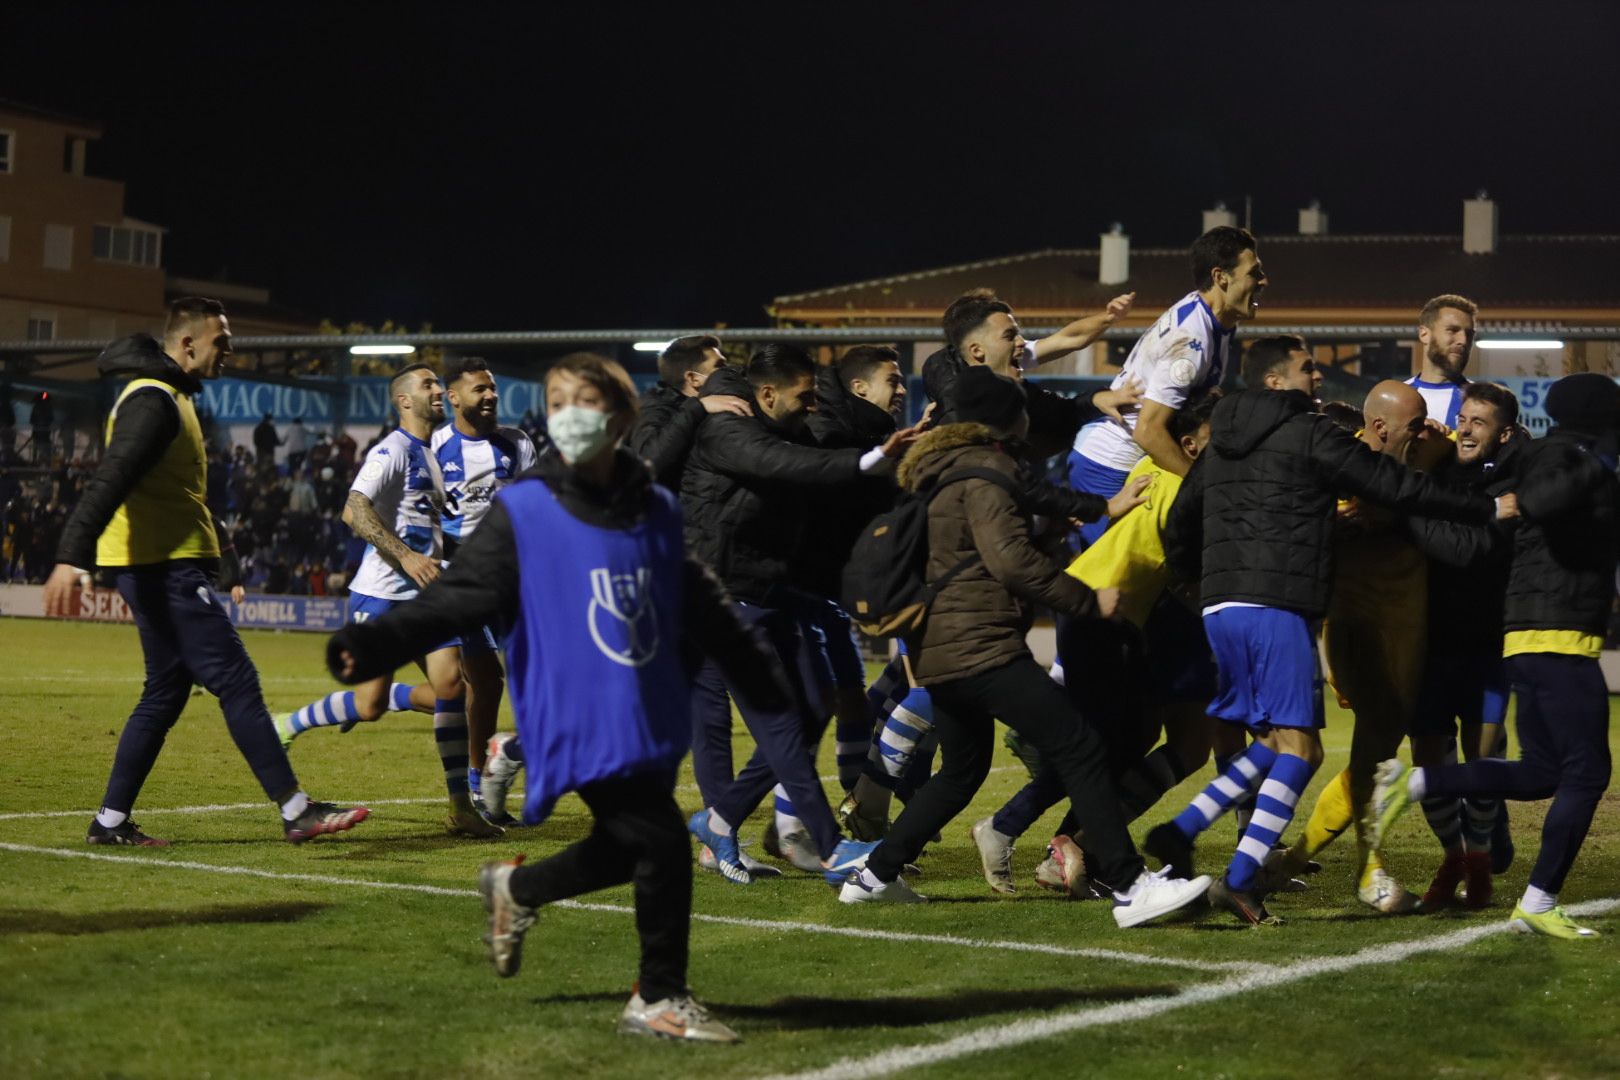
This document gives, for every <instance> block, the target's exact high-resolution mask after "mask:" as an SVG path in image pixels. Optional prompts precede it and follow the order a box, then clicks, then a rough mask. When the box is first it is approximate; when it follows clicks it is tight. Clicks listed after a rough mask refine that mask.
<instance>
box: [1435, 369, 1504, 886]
mask: <svg viewBox="0 0 1620 1080" xmlns="http://www.w3.org/2000/svg"><path fill="white" fill-rule="evenodd" d="M1518 419H1519V402H1518V399H1517V398H1515V397H1514V396H1513V392H1512V391H1511V390H1509V389H1507V388H1506V387H1504V386H1498V385H1497V384H1496V383H1488V382H1478V383H1469V384H1468V385H1467V386H1465V387H1464V388H1463V402H1462V406H1461V408H1459V410H1458V412H1457V423H1456V428H1457V443H1456V455H1455V458H1454V460H1452V461H1451V462H1449V463H1448V465H1447V467H1446V468H1445V469H1444V470H1443V471H1441V472H1439V473H1438V475H1440V476H1442V477H1444V478H1445V479H1446V480H1447V481H1448V482H1450V483H1454V484H1455V483H1461V484H1466V485H1467V486H1469V487H1472V488H1476V489H1478V490H1482V491H1484V492H1486V493H1487V494H1495V493H1497V492H1498V491H1502V490H1505V489H1506V486H1507V485H1508V484H1509V483H1511V481H1510V479H1507V478H1509V477H1511V474H1512V460H1511V459H1512V458H1514V457H1516V456H1517V454H1516V451H1517V450H1518V449H1520V448H1521V445H1520V444H1517V443H1515V442H1514V441H1513V437H1514V429H1515V427H1516V426H1517V422H1518ZM1410 527H1411V529H1412V530H1413V532H1414V534H1415V537H1416V539H1417V541H1418V543H1419V544H1420V545H1421V546H1422V547H1423V549H1424V551H1425V552H1426V553H1428V555H1429V620H1428V622H1429V632H1428V649H1427V653H1428V660H1427V663H1426V664H1425V665H1424V671H1423V685H1422V689H1421V690H1420V691H1419V693H1418V703H1417V711H1416V713H1415V715H1414V716H1413V719H1412V763H1413V764H1414V765H1416V766H1418V767H1420V768H1422V767H1431V766H1438V765H1445V764H1450V763H1451V762H1454V761H1456V757H1455V756H1453V750H1454V747H1455V746H1456V745H1458V742H1459V741H1460V745H1461V748H1462V756H1463V757H1464V758H1466V759H1467V760H1469V761H1474V760H1477V759H1479V758H1482V757H1501V756H1502V755H1501V754H1500V753H1498V752H1496V748H1497V747H1498V746H1499V745H1502V744H1503V743H1505V737H1504V736H1503V734H1502V728H1503V722H1504V721H1505V719H1506V716H1507V702H1508V679H1507V669H1506V666H1505V664H1504V662H1503V660H1502V607H1503V604H1504V602H1505V598H1506V593H1507V578H1508V569H1509V564H1510V562H1511V561H1512V540H1511V538H1510V537H1508V536H1506V535H1505V534H1503V533H1501V532H1499V531H1498V530H1496V529H1493V528H1491V527H1489V526H1463V525H1454V524H1452V523H1450V522H1442V521H1429V520H1427V519H1423V518H1414V519H1412V520H1411V522H1410ZM1459 720H1460V721H1461V722H1462V733H1461V738H1460V740H1458V730H1457V723H1458V721H1459ZM1448 759H1449V760H1448ZM1500 806H1501V803H1500V802H1499V801H1498V800H1495V799H1491V798H1488V797H1474V798H1469V799H1460V798H1455V797H1453V798H1446V797H1443V796H1433V797H1431V798H1428V799H1425V800H1423V815H1424V817H1426V818H1427V819H1428V821H1429V828H1431V829H1432V830H1434V834H1435V837H1436V838H1437V839H1438V840H1439V841H1440V846H1441V847H1442V848H1443V849H1444V851H1445V859H1444V861H1443V862H1442V863H1441V864H1440V868H1439V870H1438V871H1436V873H1435V876H1434V881H1433V883H1432V884H1430V886H1429V889H1428V891H1427V892H1425V893H1424V894H1423V908H1424V910H1434V909H1436V908H1440V907H1444V906H1445V905H1446V904H1449V903H1451V902H1452V901H1453V900H1454V899H1455V893H1456V890H1457V886H1458V885H1459V884H1460V883H1462V882H1463V881H1464V880H1466V881H1467V892H1466V894H1465V903H1466V904H1467V905H1468V906H1469V907H1471V908H1482V907H1485V906H1486V905H1487V904H1489V903H1490V901H1491V894H1492V891H1493V886H1492V882H1491V874H1492V871H1493V870H1494V869H1495V866H1494V865H1493V864H1495V863H1496V858H1495V853H1494V852H1493V850H1492V848H1493V844H1494V838H1493V836H1492V834H1493V832H1494V831H1495V827H1496V822H1497V815H1498V813H1499V808H1500Z"/></svg>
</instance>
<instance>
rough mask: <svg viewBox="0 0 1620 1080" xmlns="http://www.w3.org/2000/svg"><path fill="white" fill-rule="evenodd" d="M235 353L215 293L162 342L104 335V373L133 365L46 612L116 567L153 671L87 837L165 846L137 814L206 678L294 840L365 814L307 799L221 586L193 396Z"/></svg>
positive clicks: (172, 325)
mask: <svg viewBox="0 0 1620 1080" xmlns="http://www.w3.org/2000/svg"><path fill="white" fill-rule="evenodd" d="M230 355H231V330H230V321H229V319H228V318H227V317H226V314H225V306H224V305H223V304H221V303H220V302H219V301H217V300H208V299H203V298H200V297H185V298H182V299H179V300H175V301H174V302H173V303H172V304H170V305H169V315H168V320H167V322H166V324H165V326H164V330H163V341H162V343H161V344H159V342H158V341H157V340H155V339H154V338H152V337H151V336H150V335H147V334H137V335H135V336H134V337H131V338H128V339H125V340H123V341H119V342H116V343H114V344H113V345H111V346H109V347H108V349H107V350H106V351H105V352H104V353H102V354H101V357H100V359H99V360H98V362H97V366H98V368H99V369H100V371H101V374H102V377H103V378H108V379H112V378H120V377H124V376H134V377H133V378H132V379H131V380H130V381H129V382H128V383H127V384H126V385H125V386H124V388H123V389H122V390H121V391H120V392H119V395H118V399H117V401H116V402H115V403H114V405H113V408H112V412H111V414H110V415H109V416H108V417H107V435H106V439H107V449H106V453H105V454H104V456H103V457H102V460H101V464H100V465H99V466H98V467H97V469H96V472H95V475H94V476H93V477H91V479H90V482H89V484H88V485H87V486H86V488H85V491H84V495H83V496H82V497H81V498H80V500H79V504H78V506H76V507H75V508H74V511H73V514H72V516H71V517H69V519H68V521H67V525H66V527H65V528H64V529H63V530H62V539H61V543H60V546H59V547H58V549H57V562H56V566H55V568H54V569H53V570H52V571H51V575H50V578H49V580H47V581H46V583H45V597H44V598H45V613H46V614H47V615H53V616H71V615H74V614H76V613H77V612H78V608H79V604H78V593H79V590H80V588H81V587H85V586H87V585H88V584H89V578H90V572H89V571H90V567H92V566H99V567H100V568H101V569H102V570H104V571H105V572H107V573H109V574H111V575H114V576H115V579H116V582H117V588H118V592H119V595H120V596H122V597H123V598H124V602H125V603H127V604H128V605H129V610H130V613H131V614H132V615H133V616H134V619H135V628H136V630H137V631H138V632H139V633H140V639H141V653H142V655H143V657H144V658H145V661H146V683H145V685H144V687H143V688H142V691H141V700H140V703H139V704H137V705H136V706H135V711H134V712H132V713H131V714H130V717H129V720H128V721H127V722H126V723H125V724H124V732H123V735H122V736H121V737H120V738H119V740H118V750H117V752H116V753H115V755H114V757H113V766H112V775H111V776H110V777H109V778H108V780H107V791H106V794H105V795H104V796H102V800H101V809H100V810H99V811H98V812H97V813H96V815H95V818H94V819H93V820H92V821H91V822H90V830H89V833H88V835H87V836H86V837H85V839H86V840H87V841H88V842H89V843H92V844H124V845H132V846H136V847H163V846H166V845H167V844H168V843H169V841H167V840H160V839H158V838H157V837H154V836H149V835H147V834H146V833H145V832H143V831H142V830H141V828H140V826H139V825H137V824H136V823H135V822H134V821H133V820H132V819H131V818H130V813H131V812H132V810H133V809H134V806H135V800H136V799H137V798H138V797H139V795H140V792H141V787H142V785H143V784H145V782H146V778H147V776H148V775H149V774H150V773H151V771H152V767H153V766H154V765H155V764H156V763H157V758H158V754H159V753H160V752H161V751H162V749H163V743H164V740H165V739H166V738H167V736H168V734H169V729H170V728H172V727H174V725H175V722H176V721H177V720H179V719H180V713H181V711H182V710H183V709H184V708H185V706H186V702H187V701H188V700H189V699H190V697H191V688H192V685H193V684H194V683H200V684H201V685H202V686H203V687H204V688H205V689H207V690H208V692H209V693H211V694H213V695H214V696H215V697H217V698H218V699H219V704H220V709H221V711H223V712H224V714H225V725H226V727H227V728H228V729H229V730H230V733H231V738H232V740H233V741H234V742H235V743H236V747H237V749H238V750H239V751H240V752H241V754H242V757H243V758H245V759H246V760H247V763H248V767H249V768H250V769H252V771H253V775H254V777H255V778H256V779H257V780H258V781H259V785H260V787H262V788H263V789H264V793H265V794H266V795H267V796H269V798H270V800H271V802H273V803H274V804H275V805H277V806H278V807H280V809H281V820H282V832H283V835H284V836H285V837H286V838H287V839H288V840H290V841H291V842H293V843H295V844H299V843H303V842H304V841H305V840H308V839H310V838H311V837H315V836H320V835H322V834H326V833H336V832H343V831H345V830H347V829H352V828H353V827H354V826H356V825H358V824H359V823H360V822H362V821H364V820H365V819H366V817H367V815H369V814H370V811H369V810H368V809H367V808H366V807H364V806H355V807H341V806H335V805H333V804H332V803H326V802H315V801H312V800H311V799H310V798H309V796H308V795H306V794H305V793H304V790H303V789H302V788H301V787H300V786H299V784H298V780H297V778H296V777H295V776H294V775H293V770H292V765H291V764H290V763H289V762H288V761H287V753H286V751H285V750H284V749H283V748H282V746H281V743H280V741H279V740H278V739H277V738H276V730H275V727H274V726H273V725H272V724H271V722H270V712H269V710H268V709H267V708H266V707H265V704H264V694H263V693H262V692H261V690H260V688H259V673H258V670H257V669H256V668H255V667H254V666H253V660H252V659H251V658H250V657H249V656H248V654H247V649H245V648H244V647H243V645H242V639H241V638H240V637H239V636H238V635H237V633H236V627H235V626H233V625H232V623H231V620H230V616H229V615H228V614H226V612H225V610H224V608H223V607H222V605H221V604H220V603H219V601H218V600H217V599H216V598H215V596H214V592H213V588H212V584H213V583H212V581H211V580H210V578H211V576H212V574H213V572H214V571H215V569H216V568H217V564H218V562H219V557H220V545H219V538H218V536H217V534H216V530H215V526H214V521H213V517H212V515H211V514H210V513H209V511H208V505H207V501H206V500H207V491H208V483H207V454H206V452H205V450H204V446H203V434H202V426H201V425H200V424H199V423H198V420H197V407H196V403H195V398H196V397H197V396H198V395H199V394H201V393H202V381H203V380H205V379H217V378H219V375H220V371H221V369H222V367H223V365H224V362H225V358H226V357H228V356H230Z"/></svg>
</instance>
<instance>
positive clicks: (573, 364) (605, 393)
mask: <svg viewBox="0 0 1620 1080" xmlns="http://www.w3.org/2000/svg"><path fill="white" fill-rule="evenodd" d="M559 371H562V372H566V373H567V374H569V375H572V376H574V377H575V378H577V379H580V380H582V381H584V382H587V383H589V384H590V385H592V386H594V387H596V389H597V390H598V391H600V392H601V394H602V398H603V400H604V401H606V403H607V407H608V412H610V413H615V414H617V413H629V414H630V420H631V422H632V423H634V422H635V419H636V417H637V416H639V415H640V414H641V399H640V398H638V397H637V396H636V384H635V382H634V381H633V380H632V379H631V378H630V373H629V372H628V371H625V370H624V367H623V366H622V365H620V363H619V362H618V361H617V360H609V359H608V358H607V357H605V356H601V355H599V354H597V353H592V352H577V353H569V354H568V355H567V356H565V357H563V358H562V359H561V360H558V361H557V362H556V363H554V364H552V365H551V366H550V367H549V368H547V369H546V375H545V382H546V383H549V382H550V381H551V377H552V376H553V375H555V374H556V373H557V372H559Z"/></svg>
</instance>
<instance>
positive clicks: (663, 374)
mask: <svg viewBox="0 0 1620 1080" xmlns="http://www.w3.org/2000/svg"><path fill="white" fill-rule="evenodd" d="M718 348H720V339H719V338H717V337H715V336H714V335H713V334H692V335H690V336H688V337H678V338H676V339H675V340H674V341H672V342H670V343H669V344H668V345H665V346H664V351H663V352H661V353H659V354H658V377H659V378H660V379H663V380H664V381H665V382H667V383H669V385H671V386H679V385H680V382H681V378H682V376H684V375H685V374H686V373H687V372H688V371H691V370H692V369H693V368H695V367H697V366H698V365H699V364H701V363H703V361H704V359H705V357H704V355H703V354H704V353H706V352H708V351H709V350H710V349H718Z"/></svg>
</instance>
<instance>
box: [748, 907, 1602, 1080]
mask: <svg viewBox="0 0 1620 1080" xmlns="http://www.w3.org/2000/svg"><path fill="white" fill-rule="evenodd" d="M1616 908H1620V897H1611V898H1609V899H1607V900H1591V901H1587V902H1586V903H1583V904H1572V905H1570V907H1569V908H1568V909H1567V910H1568V911H1569V913H1570V914H1571V915H1577V916H1579V915H1603V914H1607V913H1608V912H1610V911H1613V910H1615V909H1616ZM1507 930H1508V921H1507V920H1506V919H1503V920H1501V921H1500V922H1493V923H1489V924H1487V925H1484V926H1473V927H1469V928H1467V929H1465V930H1457V931H1454V932H1453V933H1449V934H1441V935H1440V936H1438V937H1432V938H1425V939H1420V940H1416V941H1403V942H1395V943H1390V944H1386V945H1375V946H1373V947H1371V948H1367V949H1363V950H1361V951H1360V952H1355V953H1350V954H1348V955H1345V956H1328V957H1318V958H1316V959H1312V960H1304V961H1300V962H1299V963H1295V964H1286V965H1283V966H1280V967H1272V968H1270V969H1268V970H1265V971H1251V972H1248V973H1246V974H1242V975H1234V976H1232V977H1231V978H1228V979H1222V980H1220V981H1219V982H1212V983H1203V984H1201V985H1196V986H1189V987H1187V988H1186V989H1185V990H1182V991H1180V992H1178V993H1175V994H1172V995H1171V996H1169V997H1163V998H1139V999H1136V1000H1133V1001H1126V1002H1120V1003H1119V1004H1115V1005H1102V1006H1096V1007H1093V1008H1088V1009H1077V1010H1075V1011H1073V1012H1067V1013H1060V1014H1059V1015H1057V1016H1049V1017H1046V1018H1043V1019H1040V1020H1018V1021H1014V1022H1013V1023H1010V1024H1000V1025H997V1026H995V1027H988V1028H983V1029H980V1030H978V1031H973V1032H970V1033H968V1034H966V1035H958V1036H957V1037H955V1038H953V1039H947V1040H945V1041H944V1042H939V1043H927V1044H923V1045H920V1046H916V1045H914V1046H906V1047H898V1048H896V1049H893V1050H884V1051H882V1052H880V1053H876V1054H872V1055H869V1056H867V1057H862V1058H844V1059H843V1060H841V1061H836V1062H834V1063H833V1064H831V1065H828V1066H826V1067H824V1068H818V1069H808V1070H805V1071H804V1072H796V1073H779V1074H773V1075H772V1076H770V1077H768V1078H766V1080H789V1078H792V1080H871V1078H872V1077H878V1076H888V1075H890V1074H892V1073H897V1072H902V1071H904V1070H907V1069H915V1068H919V1067H921V1066H923V1065H934V1064H938V1063H939V1062H942V1061H954V1060H955V1059H957V1058H963V1057H967V1056H969V1055H971V1054H982V1053H985V1052H987V1051H991V1050H1004V1049H1007V1048H1008V1047H1013V1046H1021V1045H1023V1044H1025V1043H1030V1042H1036V1041H1039V1040H1041V1039H1049V1038H1052V1037H1053V1036H1056V1035H1066V1034H1068V1033H1070V1032H1073V1031H1080V1030H1083V1029H1085V1028H1095V1027H1105V1026H1108V1025H1111V1024H1128V1023H1130V1022H1132V1021H1135V1020H1147V1019H1150V1018H1152V1017H1155V1016H1160V1015H1163V1014H1164V1013H1168V1012H1174V1011H1175V1010H1177V1009H1183V1008H1186V1007H1187V1006H1189V1005H1203V1004H1207V1003H1209V1002H1215V1001H1222V1000H1224V999H1227V998H1230V997H1232V996H1234V995H1236V994H1243V993H1249V992H1252V991H1256V990H1270V989H1273V988H1275V987H1279V986H1286V985H1288V984H1289V983H1295V982H1300V981H1301V980H1304V979H1310V978H1315V977H1316V976H1318V975H1328V974H1336V973H1340V972H1346V971H1353V970H1355V969H1356V968H1361V967H1370V966H1373V965H1376V964H1393V963H1398V962H1399V961H1401V960H1405V959H1406V958H1407V957H1409V956H1414V955H1416V954H1417V953H1424V952H1442V951H1445V950H1449V949H1456V948H1460V947H1462V946H1464V945H1470V944H1472V943H1474V942H1475V941H1478V940H1479V939H1481V938H1485V937H1490V936H1491V935H1493V934H1501V933H1506V932H1507Z"/></svg>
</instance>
